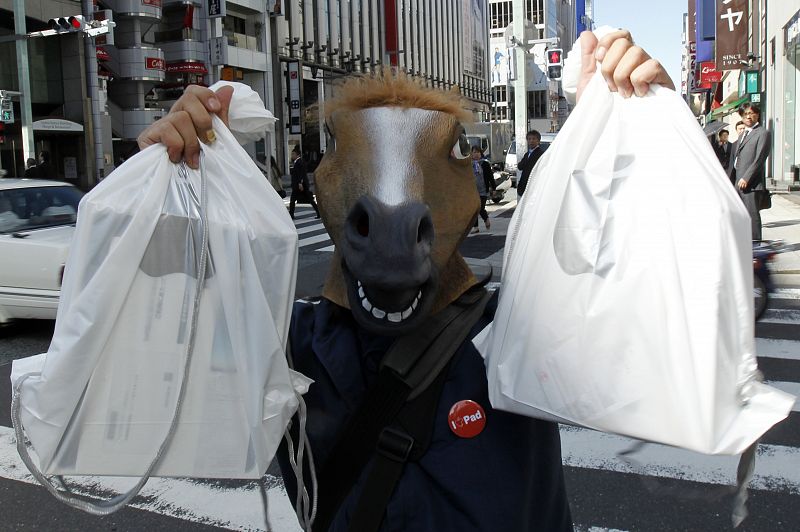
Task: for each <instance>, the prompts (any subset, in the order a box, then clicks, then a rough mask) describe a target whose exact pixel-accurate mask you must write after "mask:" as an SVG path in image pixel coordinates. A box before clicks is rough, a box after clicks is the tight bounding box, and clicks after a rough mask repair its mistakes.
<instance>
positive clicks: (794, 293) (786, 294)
mask: <svg viewBox="0 0 800 532" xmlns="http://www.w3.org/2000/svg"><path fill="white" fill-rule="evenodd" d="M769 297H774V298H775V299H800V288H776V289H775V290H774V291H773V292H770V294H769Z"/></svg>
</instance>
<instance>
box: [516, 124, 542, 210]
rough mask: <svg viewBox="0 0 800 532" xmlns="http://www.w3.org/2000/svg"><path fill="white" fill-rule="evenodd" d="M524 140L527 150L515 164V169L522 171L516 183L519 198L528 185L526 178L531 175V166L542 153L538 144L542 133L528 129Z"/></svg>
mask: <svg viewBox="0 0 800 532" xmlns="http://www.w3.org/2000/svg"><path fill="white" fill-rule="evenodd" d="M525 140H526V142H527V143H528V151H527V152H525V155H524V156H523V157H522V160H521V161H520V162H519V164H517V169H519V170H520V171H521V172H522V175H520V178H519V183H517V196H518V197H520V198H521V197H522V195H523V194H524V193H525V188H526V187H527V186H528V179H529V178H530V176H531V172H532V171H533V167H534V166H536V162H537V161H538V160H539V157H541V156H542V153H544V151H543V150H542V147H541V146H540V145H539V144H540V143H541V141H542V135H541V134H540V133H539V132H538V131H536V130H535V129H532V130H530V131H528V133H526V134H525Z"/></svg>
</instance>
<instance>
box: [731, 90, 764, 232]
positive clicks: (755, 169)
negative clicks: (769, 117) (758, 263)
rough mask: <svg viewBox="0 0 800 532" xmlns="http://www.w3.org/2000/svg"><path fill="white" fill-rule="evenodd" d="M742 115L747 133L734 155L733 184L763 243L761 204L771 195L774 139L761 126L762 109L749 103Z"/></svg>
mask: <svg viewBox="0 0 800 532" xmlns="http://www.w3.org/2000/svg"><path fill="white" fill-rule="evenodd" d="M739 114H740V115H742V121H743V122H744V125H745V130H744V132H743V133H742V136H741V138H740V139H739V140H738V141H737V143H736V144H737V146H736V151H735V152H733V154H732V156H733V171H732V172H731V180H732V181H733V182H734V183H735V185H736V189H737V190H738V192H739V196H740V197H741V198H742V202H744V206H745V207H747V212H749V213H750V219H751V224H752V225H751V227H752V232H753V240H761V213H760V212H759V204H760V202H761V199H762V198H763V196H764V194H769V192H768V191H767V186H766V178H765V177H766V169H765V166H764V163H765V162H766V160H767V157H768V156H769V152H770V149H771V147H772V143H771V136H770V133H769V131H767V129H766V128H765V127H764V126H762V125H761V123H760V119H761V109H759V107H758V106H757V105H755V104H751V103H745V104H744V105H742V107H740V108H739Z"/></svg>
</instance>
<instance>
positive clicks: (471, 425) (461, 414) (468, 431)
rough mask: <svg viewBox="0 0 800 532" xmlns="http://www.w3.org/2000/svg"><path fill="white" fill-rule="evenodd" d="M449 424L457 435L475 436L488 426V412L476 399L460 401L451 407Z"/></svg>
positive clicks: (461, 436) (464, 436) (448, 418)
mask: <svg viewBox="0 0 800 532" xmlns="http://www.w3.org/2000/svg"><path fill="white" fill-rule="evenodd" d="M447 424H448V425H450V430H452V431H453V434H455V435H456V436H458V437H460V438H474V437H475V436H477V435H478V434H480V433H481V432H482V431H483V427H485V426H486V412H484V411H483V408H481V405H479V404H478V403H476V402H475V401H470V400H469V399H467V400H464V401H459V402H457V403H456V404H454V405H453V407H452V408H451V409H450V415H449V416H447Z"/></svg>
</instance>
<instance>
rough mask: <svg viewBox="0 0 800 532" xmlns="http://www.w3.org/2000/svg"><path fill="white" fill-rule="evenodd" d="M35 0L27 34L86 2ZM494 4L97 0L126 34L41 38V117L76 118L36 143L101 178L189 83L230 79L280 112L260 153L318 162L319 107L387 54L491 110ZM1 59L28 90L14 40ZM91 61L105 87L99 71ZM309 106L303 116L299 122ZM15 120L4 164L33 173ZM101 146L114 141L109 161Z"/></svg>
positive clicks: (34, 70) (33, 51) (89, 181)
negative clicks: (97, 164)
mask: <svg viewBox="0 0 800 532" xmlns="http://www.w3.org/2000/svg"><path fill="white" fill-rule="evenodd" d="M26 4H31V9H30V10H28V12H27V13H26V20H27V31H28V32H32V31H39V30H43V29H47V20H48V19H50V18H55V17H60V16H70V15H78V14H81V3H79V2H74V1H67V0H41V1H39V2H35V3H32V2H26ZM487 12H488V6H487V2H486V0H267V1H265V0H228V1H225V0H205V1H202V0H95V2H94V6H93V15H94V16H95V17H97V18H103V17H111V18H113V21H114V22H115V24H116V27H115V28H114V32H113V37H111V38H109V37H98V38H96V39H95V41H94V42H93V44H94V45H96V46H89V47H86V46H83V39H84V38H85V37H84V36H83V35H80V34H69V35H56V36H50V37H46V38H38V39H29V40H28V42H29V49H30V54H29V57H30V63H31V87H32V90H31V91H32V93H33V95H32V96H33V97H32V100H33V103H34V106H33V107H34V108H33V115H34V120H42V119H45V120H50V121H51V126H53V127H55V126H54V125H57V124H61V126H63V129H64V131H60V130H57V129H51V130H49V131H47V132H46V134H45V133H42V134H38V133H37V134H36V135H35V137H36V139H35V144H36V151H37V152H39V151H46V152H52V158H53V162H54V165H53V166H54V167H55V168H56V174H55V175H54V176H53V177H55V178H67V179H75V180H77V181H79V182H81V183H82V184H84V185H85V186H87V187H88V186H91V185H93V184H94V183H95V182H96V180H97V179H100V178H102V177H103V176H104V175H107V174H108V173H109V172H110V171H111V170H113V168H114V166H115V165H116V164H119V162H121V161H123V160H124V159H126V158H127V157H129V156H130V155H131V154H132V153H135V151H136V149H137V148H136V142H135V139H136V138H137V137H138V135H139V134H140V133H141V132H142V131H143V130H144V129H145V128H147V127H148V126H149V125H150V124H152V123H153V122H154V121H156V120H158V119H159V118H161V117H162V116H164V115H165V114H166V113H167V112H168V111H169V109H170V107H171V106H172V104H173V103H174V102H175V100H176V99H177V98H179V97H180V96H181V94H183V91H184V89H185V88H186V87H187V86H188V85H190V84H198V85H210V84H212V83H214V82H215V81H218V80H230V81H239V82H242V83H245V84H247V85H249V86H251V87H252V88H253V90H255V91H256V92H257V93H259V95H260V96H261V98H262V99H263V100H264V102H265V104H266V105H267V107H268V108H269V109H270V110H272V111H273V113H274V114H275V115H276V117H277V118H279V120H280V122H279V123H278V126H277V128H276V132H275V134H273V135H268V136H267V138H266V139H265V140H264V141H261V142H258V143H253V144H251V145H248V146H246V147H245V148H246V149H247V150H248V151H249V152H250V154H251V155H252V156H254V157H256V158H259V159H261V160H265V159H268V158H269V157H270V156H275V157H276V159H277V161H278V164H279V166H280V167H282V168H283V169H286V167H287V163H288V152H289V148H290V146H291V145H293V144H301V145H302V147H303V151H304V154H305V156H306V158H307V160H308V162H309V163H310V165H311V166H312V167H314V166H315V164H316V162H318V161H319V159H320V158H321V156H322V154H324V152H325V147H326V146H325V142H326V139H325V134H324V128H321V127H320V122H319V117H320V116H322V114H323V111H324V102H325V98H326V95H327V96H328V97H330V93H331V90H332V88H333V86H334V85H335V82H336V80H337V79H339V78H341V77H342V76H346V75H348V74H350V73H370V72H376V71H377V70H379V69H380V68H382V67H384V66H392V67H396V68H399V69H402V70H404V71H406V72H409V73H411V74H413V75H414V76H417V77H419V78H421V79H423V80H424V81H425V83H427V84H428V85H430V86H433V87H438V88H442V89H456V90H458V91H460V93H461V94H462V95H463V96H464V97H465V101H467V102H468V103H467V104H466V106H467V108H468V109H469V110H470V111H472V112H473V114H474V116H475V118H476V120H486V119H488V117H489V109H490V92H489V68H488V65H489V59H488V57H489V42H488V31H487V28H488V22H487V20H488V14H487ZM13 31H14V22H13V2H12V0H0V38H2V37H3V35H13ZM87 50H88V51H87ZM0 58H2V61H0V89H5V90H16V89H17V87H18V83H17V79H16V75H17V74H16V68H15V64H16V62H15V58H14V45H13V43H0ZM289 63H295V64H297V65H299V69H297V72H298V74H299V76H300V80H299V88H300V90H299V96H300V97H299V101H298V109H290V104H291V102H290V101H289V89H290V82H289V79H288V68H287V65H289ZM92 65H94V67H95V68H96V70H97V82H96V87H93V85H95V83H94V82H92V83H87V74H86V73H87V67H88V66H92ZM95 93H96V94H95ZM93 100H96V101H99V109H101V110H100V113H99V114H100V115H101V116H100V117H99V120H98V121H97V122H96V124H97V125H96V127H90V126H89V124H90V123H92V112H91V109H90V107H91V106H92V105H93V104H92V103H91V102H92V101H93ZM297 111H299V115H300V116H299V117H298V119H299V120H298V121H299V123H298V124H297V126H298V127H291V125H290V122H291V120H290V117H291V116H292V115H293V114H294V115H297V114H298V113H297ZM17 116H19V114H17ZM281 126H283V127H281ZM67 129H69V131H67ZM6 132H7V133H9V135H8V136H7V138H9V139H10V141H9V142H6V143H5V144H3V145H0V156H2V157H0V163H2V164H3V166H4V167H5V168H12V167H13V169H12V170H11V173H13V174H20V173H21V172H22V170H24V161H23V156H22V153H21V150H20V148H19V146H18V144H19V143H18V142H17V140H18V138H17V137H15V136H14V135H15V132H16V129H15V125H14V124H10V125H9V127H7V128H6ZM98 132H99V134H98ZM67 136H69V138H68V139H67V140H68V142H63V141H64V139H65V138H67ZM95 137H97V138H98V139H99V140H98V141H97V142H96V141H95ZM95 146H96V147H97V148H96V150H101V151H102V152H103V154H102V156H101V160H102V161H103V164H102V168H99V169H97V171H96V173H95V170H94V169H92V165H91V161H92V160H93V155H92V148H93V147H95ZM62 152H63V153H62ZM76 173H77V174H78V175H75V174H76ZM87 174H88V175H87ZM93 174H94V175H93Z"/></svg>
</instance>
